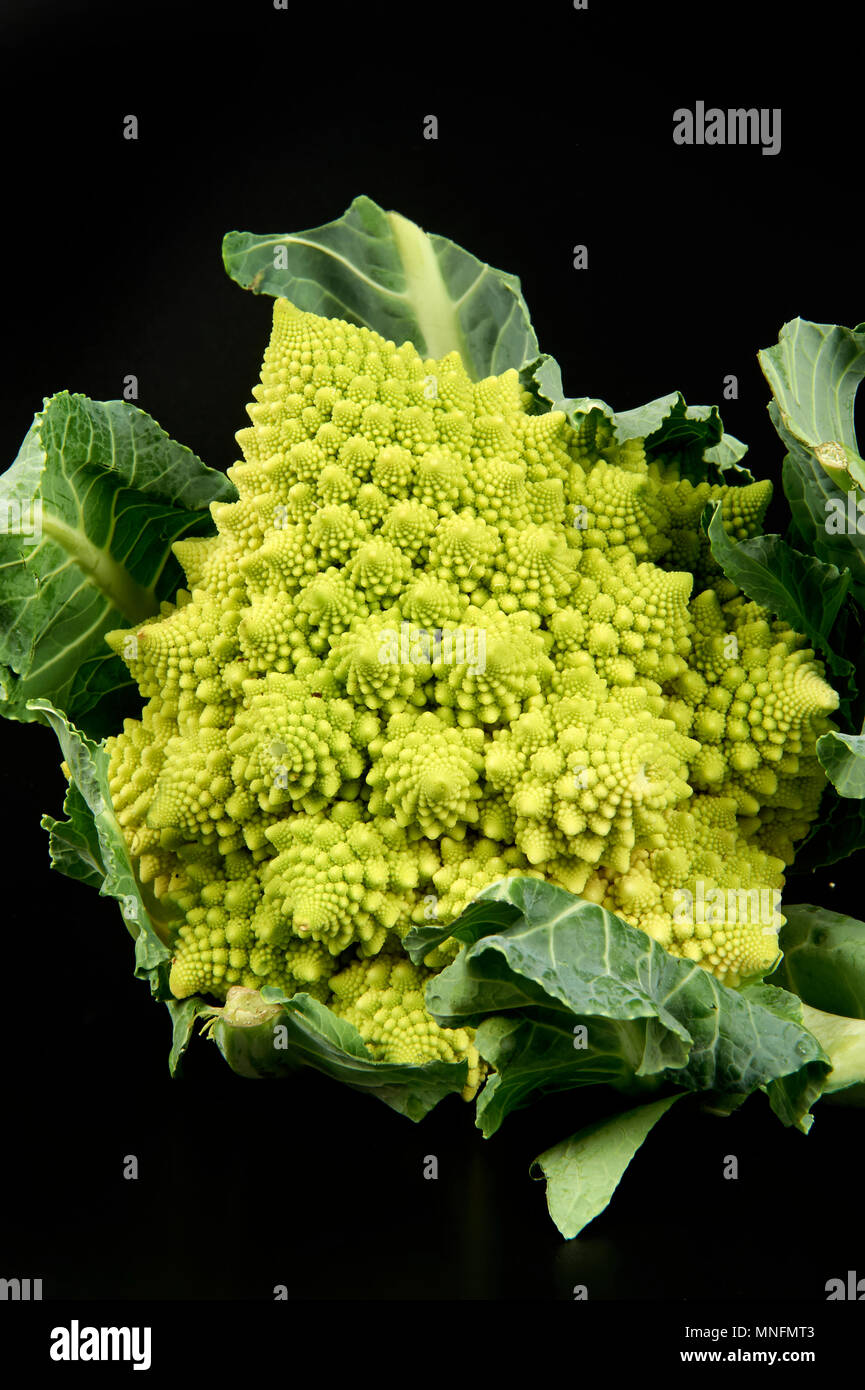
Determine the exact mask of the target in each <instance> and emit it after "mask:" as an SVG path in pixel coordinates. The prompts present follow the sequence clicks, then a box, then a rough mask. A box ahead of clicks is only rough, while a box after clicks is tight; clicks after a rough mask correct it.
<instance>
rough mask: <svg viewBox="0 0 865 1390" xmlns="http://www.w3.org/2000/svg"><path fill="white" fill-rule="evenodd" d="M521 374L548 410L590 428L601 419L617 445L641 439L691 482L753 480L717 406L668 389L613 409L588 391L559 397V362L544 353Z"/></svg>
mask: <svg viewBox="0 0 865 1390" xmlns="http://www.w3.org/2000/svg"><path fill="white" fill-rule="evenodd" d="M522 375H523V384H524V385H525V386H526V388H527V389H528V390H529V391H531V392H532V393H533V394H534V395H535V397H536V399H537V400H538V401H539V402H541V403H543V404H544V405H546V406H547V407H549V408H551V409H552V410H562V411H564V413H565V414H566V415H567V417H568V419H569V420H570V422H571V424H572V425H573V426H574V427H575V428H582V429H583V431H585V430H587V429H588V430H589V431H591V430H594V429H597V427H598V425H599V423H600V422H601V420H604V419H606V420H607V421H608V422H609V424H610V426H611V427H612V430H613V434H614V436H615V438H616V440H617V441H618V442H619V443H620V444H622V443H624V442H625V440H627V439H644V440H645V448H646V457H647V458H648V459H650V460H652V459H664V460H673V461H675V462H676V463H677V464H678V466H679V469H680V472H681V475H682V477H683V478H687V479H689V480H690V481H691V482H702V481H704V480H706V481H708V482H710V483H716V482H728V483H729V482H741V483H748V482H753V481H754V479H753V474H751V473H750V472H749V471H748V469H747V468H743V467H742V466H741V465H740V463H739V460H740V459H741V458H743V457H744V455H745V454H746V453H747V446H746V445H745V444H743V443H742V442H741V440H739V439H736V438H735V437H734V436H733V435H730V434H725V433H724V430H723V426H722V424H721V417H720V415H719V414H718V409H717V406H713V405H712V406H708V405H693V406H689V405H686V404H685V398H684V396H683V395H682V393H681V392H680V391H673V392H671V393H670V395H668V396H659V397H658V398H657V400H654V401H649V402H648V403H647V404H646V405H641V406H638V407H636V409H634V410H625V411H619V412H616V411H614V410H613V409H612V407H611V406H609V405H607V404H606V402H605V401H601V400H598V399H596V398H594V397H591V396H580V397H572V396H565V394H564V388H563V386H562V374H561V371H560V369H559V365H558V363H557V362H556V360H555V358H553V357H550V356H549V354H548V353H542V354H541V355H540V356H539V357H538V358H537V360H536V361H535V362H533V363H529V364H528V365H527V366H526V367H525V368H524V369H523V374H522Z"/></svg>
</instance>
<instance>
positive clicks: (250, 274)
mask: <svg viewBox="0 0 865 1390" xmlns="http://www.w3.org/2000/svg"><path fill="white" fill-rule="evenodd" d="M222 258H223V261H224V263H225V268H226V270H227V271H228V274H229V275H230V276H231V278H232V280H236V281H237V283H238V284H239V285H242V286H243V287H244V289H251V290H253V291H254V292H255V293H256V294H272V295H275V296H278V297H282V298H285V299H289V300H291V302H292V304H294V305H296V306H297V308H298V309H303V310H306V311H307V312H308V313H312V314H322V315H324V316H326V317H329V318H340V319H344V320H346V321H347V322H349V323H356V324H359V325H361V326H362V327H366V328H371V329H373V330H374V331H375V332H376V333H380V334H381V335H382V337H384V338H387V339H390V340H392V341H393V342H394V343H396V344H397V345H398V346H399V345H400V344H402V343H404V342H411V343H413V344H414V346H415V347H416V348H417V350H418V352H419V353H420V354H421V355H422V356H425V357H434V358H440V357H444V356H445V355H446V354H447V353H449V352H454V351H456V352H458V353H459V354H460V356H461V357H462V359H463V362H464V364H465V367H466V370H467V371H468V373H469V375H470V376H472V377H473V378H474V379H476V380H478V379H480V378H482V377H486V376H492V375H498V374H500V373H501V372H504V371H507V370H508V369H509V368H512V367H513V368H517V369H519V368H520V367H522V365H523V363H524V362H526V361H527V360H528V359H529V358H532V357H534V356H535V355H536V354H537V350H538V344H537V339H536V338H535V335H534V331H533V329H532V325H531V321H530V319H529V311H528V309H527V307H526V303H525V300H524V299H523V296H522V292H521V290H520V282H519V280H518V279H517V277H516V276H515V275H509V274H508V273H507V272H506V271H503V270H495V269H493V267H492V266H489V265H485V264H484V262H483V261H479V260H478V259H477V258H476V257H475V256H472V255H471V254H470V253H469V252H468V251H463V250H462V248H461V247H459V246H457V245H456V244H455V243H454V242H452V241H449V240H448V238H447V237H443V236H437V235H435V234H434V233H427V232H424V231H423V230H422V228H420V227H418V226H416V224H415V223H414V222H410V221H409V220H408V218H406V217H402V216H401V215H400V214H399V213H397V212H385V211H384V209H383V208H380V207H379V206H378V204H377V203H374V202H373V201H372V199H371V198H366V197H359V198H355V199H354V201H353V202H352V204H351V206H350V207H349V209H348V211H347V212H346V213H345V214H344V215H343V216H342V217H338V218H336V219H335V220H334V221H333V222H326V223H325V224H324V226H323V227H313V228H311V229H310V230H308V231H304V232H293V233H283V234H269V235H258V234H255V233H253V232H228V234H227V235H226V236H225V238H224V240H223V243H222Z"/></svg>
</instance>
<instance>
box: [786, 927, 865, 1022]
mask: <svg viewBox="0 0 865 1390" xmlns="http://www.w3.org/2000/svg"><path fill="white" fill-rule="evenodd" d="M784 915H785V917H786V918H787V921H786V924H785V925H784V926H783V927H782V928H781V935H780V942H781V946H782V948H783V951H784V958H783V960H782V961H781V964H780V965H779V966H778V969H777V970H776V971H775V974H774V975H773V976H772V981H773V983H775V984H779V985H783V987H784V988H785V989H788V990H792V992H793V993H794V994H796V995H798V996H799V998H800V999H803V1000H804V1001H805V1003H806V1004H810V1005H811V1007H812V1008H814V1009H820V1010H822V1011H823V1012H824V1013H829V1014H844V1015H846V1016H847V1017H848V1018H861V1019H865V922H859V921H857V919H856V918H855V917H847V916H846V915H845V914H844V913H842V912H830V911H829V909H828V908H826V907H815V906H814V905H813V903H797V904H794V905H793V906H791V907H787V906H786V904H785V906H784Z"/></svg>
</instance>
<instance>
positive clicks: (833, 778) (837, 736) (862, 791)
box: [817, 731, 865, 801]
mask: <svg viewBox="0 0 865 1390" xmlns="http://www.w3.org/2000/svg"><path fill="white" fill-rule="evenodd" d="M817 757H818V758H819V759H820V762H821V763H822V765H823V768H824V769H825V772H826V776H827V777H828V778H829V781H830V782H831V783H832V785H833V787H834V788H835V790H836V791H837V793H838V795H839V796H843V797H847V798H849V799H852V800H856V801H861V800H862V798H863V797H865V734H842V733H837V732H835V731H833V732H832V733H829V734H823V735H822V736H821V737H820V738H818V740H817Z"/></svg>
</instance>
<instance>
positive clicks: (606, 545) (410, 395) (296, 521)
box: [108, 300, 838, 1092]
mask: <svg viewBox="0 0 865 1390" xmlns="http://www.w3.org/2000/svg"><path fill="white" fill-rule="evenodd" d="M253 395H254V396H255V404H253V405H251V406H250V407H249V408H248V410H249V415H250V417H251V420H252V425H251V426H250V427H249V428H247V429H244V430H242V431H241V432H240V433H239V434H238V436H237V438H238V441H239V443H240V445H241V448H242V450H243V455H244V460H245V462H243V463H240V464H238V465H236V466H235V467H234V468H233V469H232V470H231V476H232V478H233V481H234V483H235V484H236V487H237V492H238V500H237V501H236V502H233V503H221V504H213V506H212V508H211V510H212V513H213V518H214V521H215V523H216V526H217V529H218V534H217V535H216V536H215V537H213V538H212V539H209V540H201V539H194V540H185V541H181V542H179V543H177V544H176V545H175V547H174V549H175V552H176V554H177V556H178V559H179V560H180V563H181V565H182V566H183V569H184V571H185V574H186V580H187V585H188V588H187V589H186V590H181V591H180V592H179V593H178V594H177V601H176V605H170V604H164V605H163V609H162V614H161V616H160V617H158V618H154V619H150V620H148V621H146V622H144V623H143V624H142V625H141V626H140V627H139V628H137V629H133V630H131V631H119V632H115V633H112V634H110V636H109V641H110V643H111V645H112V647H113V648H114V650H115V651H117V652H118V653H119V654H120V655H122V656H123V657H124V659H125V660H126V662H127V664H128V666H129V669H130V671H131V673H132V675H133V677H134V678H135V680H136V681H137V683H138V685H139V687H140V691H141V694H142V696H143V697H144V699H145V700H146V704H145V706H144V709H143V712H142V715H141V718H140V719H139V720H127V721H126V723H125V726H124V730H123V732H122V733H121V734H120V735H119V736H117V737H116V738H113V739H111V740H109V745H108V746H109V751H110V756H111V763H110V786H111V794H112V798H113V802H114V806H115V809H116V812H117V815H118V819H119V822H120V824H121V826H122V829H123V833H124V835H125V837H126V840H127V843H128V846H129V850H130V853H131V855H132V856H133V859H134V862H135V863H136V865H137V870H138V874H139V877H140V879H141V881H142V883H143V884H146V885H149V891H151V892H152V894H154V895H155V898H156V899H158V900H159V902H160V907H161V910H162V912H163V915H164V916H165V917H167V918H170V919H172V920H173V921H174V924H175V925H174V947H173V950H174V960H173V966H172V970H171V980H170V983H171V989H172V991H173V993H174V994H175V995H176V996H177V997H179V998H183V997H186V996H189V995H191V994H194V993H201V994H206V995H210V996H213V997H216V998H217V999H223V998H224V997H225V995H226V992H227V990H228V989H229V988H230V987H231V986H232V985H241V986H248V987H260V986H262V985H265V984H271V985H277V986H281V987H282V988H283V989H286V990H287V991H289V992H294V991H296V990H305V991H307V992H309V993H311V994H313V995H314V996H315V997H316V998H318V999H320V1000H322V1001H324V1002H326V1003H328V1004H329V1005H330V1006H331V1008H333V1009H334V1011H335V1012H336V1013H338V1014H341V1015H342V1016H344V1017H345V1018H347V1019H349V1020H350V1021H352V1022H353V1023H355V1024H356V1026H357V1027H358V1029H359V1030H360V1033H361V1036H362V1037H363V1038H364V1039H365V1041H366V1042H367V1044H368V1045H369V1047H370V1049H371V1051H372V1053H373V1055H374V1056H375V1057H376V1058H380V1059H384V1060H389V1061H399V1062H405V1061H409V1062H422V1061H426V1060H430V1059H434V1058H444V1059H448V1060H451V1059H454V1058H457V1057H467V1058H468V1059H469V1065H470V1074H471V1076H472V1077H473V1080H472V1082H471V1084H470V1086H469V1088H468V1089H469V1092H471V1091H472V1090H474V1089H475V1088H476V1086H477V1082H478V1078H479V1067H478V1057H477V1052H476V1051H475V1049H474V1047H473V1040H472V1035H471V1033H470V1031H467V1030H448V1029H442V1028H440V1027H438V1025H437V1024H435V1023H434V1022H433V1020H432V1019H431V1018H430V1017H429V1015H428V1014H427V1013H426V1010H425V1008H424V1003H423V993H422V988H423V982H424V980H425V978H426V977H427V976H428V973H429V971H428V970H423V969H418V968H415V967H414V966H412V965H411V964H410V963H409V961H408V959H407V957H406V956H405V953H404V952H402V951H401V939H402V938H403V937H404V936H405V934H406V932H407V931H408V929H409V927H410V926H411V925H412V924H413V923H422V922H423V921H424V920H425V918H427V917H428V916H429V912H430V903H433V904H435V905H436V910H437V916H438V920H439V921H440V922H443V923H444V924H447V923H448V922H450V921H452V920H453V919H454V918H455V917H456V916H457V915H458V914H459V912H460V911H461V910H462V909H463V908H464V907H465V905H466V904H467V903H468V902H469V901H471V899H472V898H473V897H474V896H475V895H476V894H477V893H478V892H479V891H480V890H481V889H482V888H483V887H484V886H486V885H487V884H489V883H491V882H493V881H495V880H496V879H498V878H501V877H503V876H505V875H508V874H513V873H517V874H522V875H526V874H529V875H535V876H538V877H542V878H546V879H549V880H551V881H553V882H555V883H558V884H561V885H563V886H564V887H566V888H568V889H570V890H571V891H574V892H577V893H580V894H582V895H583V897H585V898H588V899H589V900H591V901H595V902H598V903H602V904H604V905H605V906H607V907H609V908H610V909H612V910H613V911H615V912H617V913H619V914H620V915H621V916H622V917H623V918H624V919H625V920H626V921H628V922H630V923H632V924H634V925H635V926H637V927H640V928H642V929H643V930H644V931H646V932H647V933H649V934H650V935H651V936H652V937H654V938H655V940H657V941H658V942H660V943H661V944H662V945H663V946H664V947H665V948H666V949H667V950H668V951H670V952H672V953H673V954H674V955H679V956H684V957H686V958H689V959H691V960H694V961H696V962H699V963H700V964H701V965H702V966H705V967H706V968H707V969H709V970H711V971H713V972H714V973H715V974H716V975H717V976H718V977H719V978H720V979H721V980H723V981H725V982H726V983H728V984H736V983H738V982H739V981H741V980H742V979H744V978H747V977H748V976H751V975H755V974H759V973H761V972H762V971H764V970H766V969H767V968H768V967H769V966H770V965H771V964H772V962H773V961H774V959H775V958H776V956H777V944H776V936H777V926H778V925H779V924H780V922H781V920H782V919H781V918H780V917H778V916H777V914H775V915H774V917H773V918H772V919H770V924H769V925H768V926H767V924H766V922H765V920H763V919H760V920H759V921H757V922H750V921H744V922H743V921H742V920H741V915H742V914H739V913H736V912H731V911H729V910H728V909H727V907H724V909H723V910H721V911H719V912H716V913H715V914H714V915H712V914H709V915H708V917H707V916H706V915H705V914H700V913H696V914H695V913H688V912H682V911H681V910H680V907H681V902H682V901H683V896H682V895H683V893H684V894H685V895H689V894H690V895H691V900H693V897H694V895H695V894H696V895H697V897H698V898H699V900H700V901H701V902H702V901H703V900H704V899H705V898H707V897H709V896H711V895H713V894H714V896H715V898H716V899H718V898H720V900H721V901H722V902H724V903H727V902H728V900H729V898H730V896H731V894H732V896H733V897H735V896H736V895H737V894H741V893H742V892H743V891H744V892H746V893H748V892H750V891H751V890H752V889H753V890H758V891H766V890H777V889H778V888H780V886H781V884H782V882H783V871H784V868H785V865H786V864H788V863H789V862H790V861H791V859H792V853H793V846H794V844H795V842H796V841H797V840H800V839H801V838H802V837H803V836H804V835H805V833H806V832H807V830H808V828H809V825H810V823H811V822H812V820H813V819H814V817H815V815H816V812H817V808H818V803H819V799H820V795H821V791H822V788H823V784H824V777H823V774H822V772H821V770H820V767H819V765H818V762H817V759H816V757H815V754H814V745H815V739H816V738H817V736H818V735H819V734H821V733H823V732H825V731H826V730H827V729H828V728H830V727H831V726H830V724H829V722H828V716H829V715H830V714H831V712H832V710H833V709H834V708H835V707H836V706H837V703H838V697H837V695H836V694H835V692H834V691H833V690H832V689H831V688H830V686H829V685H828V684H827V683H826V681H825V680H824V678H823V668H822V666H821V664H820V662H819V661H818V660H817V659H816V658H815V655H814V653H813V651H811V650H810V649H809V648H808V647H807V644H806V641H805V639H804V638H802V637H800V636H798V635H797V634H796V633H795V632H793V631H791V629H790V628H788V627H787V626H785V625H784V624H783V623H780V622H774V621H772V620H771V619H770V617H769V615H768V614H767V613H766V612H765V611H763V610H761V609H760V608H758V607H757V606H756V605H755V604H753V603H750V602H748V601H746V600H745V599H744V598H743V597H742V595H741V594H739V593H738V592H737V591H736V590H735V589H734V588H733V586H732V585H731V584H729V583H728V581H727V580H725V579H724V577H723V575H722V574H721V572H720V570H719V569H718V567H717V566H716V565H715V563H714V561H713V559H712V556H711V553H710V551H709V548H708V545H707V542H706V539H705V537H704V536H703V535H702V533H701V531H700V529H699V517H700V514H701V512H702V510H703V508H704V506H705V504H706V502H707V501H709V500H712V499H716V500H720V502H721V507H722V517H723V521H724V524H725V526H726V528H727V530H728V531H729V532H730V533H731V534H732V535H734V536H736V537H737V538H746V537H748V536H750V535H753V534H755V533H756V532H757V531H758V530H759V527H760V523H761V520H762V517H763V514H764V512H765V509H766V506H767V504H768V501H769V495H770V490H771V489H770V485H769V484H768V483H754V484H752V485H749V486H744V487H735V488H732V487H725V486H720V485H718V486H710V485H709V484H706V483H701V484H700V485H698V486H693V485H692V484H691V483H690V482H688V481H686V480H684V479H682V478H680V476H679V474H678V472H677V470H676V468H675V466H674V464H673V463H672V462H670V461H665V460H663V459H657V458H656V459H653V460H652V462H651V463H648V462H647V461H646V457H645V452H644V449H643V446H642V443H641V442H640V441H635V440H630V441H628V442H627V443H625V444H621V445H617V444H616V443H615V441H614V438H613V436H612V433H611V432H610V430H609V429H608V428H607V427H606V426H604V425H603V424H602V425H600V426H594V427H593V428H588V427H587V426H583V428H582V429H581V430H579V431H575V430H574V429H573V428H572V427H571V426H570V425H569V423H568V422H567V420H566V417H565V416H564V415H563V414H561V413H559V412H555V411H554V412H551V413H548V414H536V413H532V410H531V400H530V397H529V396H528V395H527V394H526V393H524V392H523V391H522V390H521V388H520V383H519V378H518V375H517V373H516V372H515V371H507V372H505V373H504V374H503V375H502V376H499V377H490V378H488V379H486V380H484V381H479V382H472V381H471V380H470V379H469V377H468V375H467V374H466V371H465V370H464V368H463V365H462V363H461V360H460V358H459V356H458V354H457V353H450V354H449V355H448V356H446V357H444V358H443V359H442V360H441V361H434V360H431V359H430V360H423V359H422V358H421V357H420V356H419V355H418V353H417V352H416V351H415V349H414V348H413V347H412V346H411V345H410V344H408V343H406V344H403V345H402V346H400V347H397V346H395V345H394V344H393V343H392V342H387V341H385V340H384V339H383V338H382V337H380V336H379V335H378V334H376V333H375V332H372V331H370V330H368V329H366V328H358V327H354V326H352V325H350V324H348V323H343V322H341V321H338V320H333V319H325V318H320V317H317V316H316V315H313V314H309V313H302V312H299V311H298V310H297V309H295V308H294V307H293V306H292V305H291V304H290V303H289V302H287V301H286V300H277V301H276V303H275V307H274V320H273V333H272V338H271V341H270V345H269V347H268V349H267V352H266V355H265V359H264V365H263V369H262V376H261V383H260V385H258V386H256V387H255V389H254V391H253ZM447 959H449V950H448V946H447V945H445V946H444V947H440V948H438V950H437V951H436V952H434V953H433V954H432V955H431V956H430V957H428V959H427V965H428V966H431V967H436V966H441V965H442V964H443V963H444V962H445V961H446V960H447Z"/></svg>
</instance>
